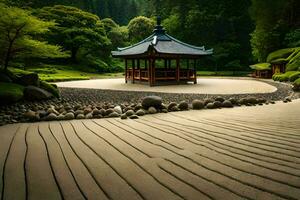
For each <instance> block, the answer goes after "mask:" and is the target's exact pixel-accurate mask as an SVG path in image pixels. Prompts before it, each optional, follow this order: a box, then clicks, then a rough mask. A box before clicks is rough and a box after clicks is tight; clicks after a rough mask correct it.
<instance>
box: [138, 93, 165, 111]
mask: <svg viewBox="0 0 300 200" xmlns="http://www.w3.org/2000/svg"><path fill="white" fill-rule="evenodd" d="M161 104H162V98H161V97H159V96H147V97H145V98H144V99H143V101H142V106H143V107H144V108H145V109H148V108H150V107H154V108H160V106H161Z"/></svg>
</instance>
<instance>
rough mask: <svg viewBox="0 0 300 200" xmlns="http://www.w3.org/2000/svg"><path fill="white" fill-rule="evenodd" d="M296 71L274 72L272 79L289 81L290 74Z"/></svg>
mask: <svg viewBox="0 0 300 200" xmlns="http://www.w3.org/2000/svg"><path fill="white" fill-rule="evenodd" d="M295 73H296V72H295V71H291V72H286V73H284V74H274V75H273V77H272V79H273V80H274V81H280V82H287V81H289V79H290V76H291V75H293V74H295Z"/></svg>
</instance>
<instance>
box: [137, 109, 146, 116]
mask: <svg viewBox="0 0 300 200" xmlns="http://www.w3.org/2000/svg"><path fill="white" fill-rule="evenodd" d="M145 114H146V113H145V111H144V110H142V109H140V110H138V111H136V115H137V116H144V115H145Z"/></svg>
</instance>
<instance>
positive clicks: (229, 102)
mask: <svg viewBox="0 0 300 200" xmlns="http://www.w3.org/2000/svg"><path fill="white" fill-rule="evenodd" d="M222 107H224V108H232V107H233V105H232V103H231V101H229V100H225V101H224V102H223V103H222Z"/></svg>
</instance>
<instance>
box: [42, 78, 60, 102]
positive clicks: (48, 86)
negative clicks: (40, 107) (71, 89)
mask: <svg viewBox="0 0 300 200" xmlns="http://www.w3.org/2000/svg"><path fill="white" fill-rule="evenodd" d="M53 85H54V84H49V83H47V82H46V81H41V82H40V87H41V88H42V89H44V90H46V91H48V92H50V93H51V94H53V96H55V97H57V98H59V97H60V94H59V90H58V89H57V86H56V87H55V86H53Z"/></svg>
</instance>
